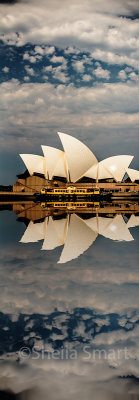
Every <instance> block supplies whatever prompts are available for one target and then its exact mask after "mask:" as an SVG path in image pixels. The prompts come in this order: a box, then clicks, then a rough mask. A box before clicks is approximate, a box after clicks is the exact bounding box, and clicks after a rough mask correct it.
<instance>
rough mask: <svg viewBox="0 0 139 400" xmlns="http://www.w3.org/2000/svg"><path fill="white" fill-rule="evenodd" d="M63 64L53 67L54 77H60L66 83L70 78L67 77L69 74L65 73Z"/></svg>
mask: <svg viewBox="0 0 139 400" xmlns="http://www.w3.org/2000/svg"><path fill="white" fill-rule="evenodd" d="M63 69H64V68H63V66H59V67H56V68H53V70H52V73H53V78H55V79H58V80H59V81H61V82H63V83H66V82H68V81H69V78H68V77H67V75H66V74H65V72H63Z"/></svg>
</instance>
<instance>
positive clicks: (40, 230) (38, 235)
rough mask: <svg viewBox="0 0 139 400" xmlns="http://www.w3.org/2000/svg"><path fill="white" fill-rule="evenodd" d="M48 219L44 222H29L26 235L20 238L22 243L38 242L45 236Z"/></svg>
mask: <svg viewBox="0 0 139 400" xmlns="http://www.w3.org/2000/svg"><path fill="white" fill-rule="evenodd" d="M46 225H47V223H46V219H45V220H44V221H43V222H38V223H33V222H32V221H30V222H29V225H28V226H27V228H26V231H25V232H24V235H23V236H22V238H21V239H20V242H21V243H29V242H30V243H31V242H32V243H33V242H38V241H39V240H42V239H44V238H45V234H46Z"/></svg>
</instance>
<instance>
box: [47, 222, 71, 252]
mask: <svg viewBox="0 0 139 400" xmlns="http://www.w3.org/2000/svg"><path fill="white" fill-rule="evenodd" d="M47 220H48V222H47V231H46V235H45V238H44V242H43V245H42V250H53V249H55V248H56V247H58V246H62V245H63V244H64V243H65V241H66V235H67V218H66V219H61V220H53V218H52V217H49V218H48V219H47Z"/></svg>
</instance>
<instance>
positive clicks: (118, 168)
mask: <svg viewBox="0 0 139 400" xmlns="http://www.w3.org/2000/svg"><path fill="white" fill-rule="evenodd" d="M132 160H133V156H127V155H120V156H114V157H109V158H106V159H105V160H103V161H101V166H103V167H104V168H105V169H106V170H107V171H108V172H109V173H111V174H112V176H113V178H114V179H115V180H116V181H119V182H120V181H121V180H122V179H123V177H124V175H125V172H126V169H127V168H128V166H129V164H130V163H131V161H132Z"/></svg>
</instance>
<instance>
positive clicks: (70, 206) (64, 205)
mask: <svg viewBox="0 0 139 400" xmlns="http://www.w3.org/2000/svg"><path fill="white" fill-rule="evenodd" d="M41 207H42V208H44V209H45V208H53V209H66V210H69V211H70V210H71V211H74V210H76V211H77V209H82V208H83V209H88V208H90V207H94V208H95V209H96V210H97V209H98V207H100V202H99V201H94V202H81V201H80V202H79V201H73V202H68V201H65V202H63V201H57V202H50V201H48V202H42V203H41Z"/></svg>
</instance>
